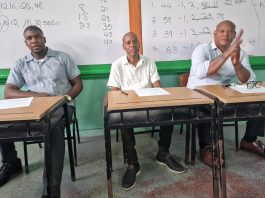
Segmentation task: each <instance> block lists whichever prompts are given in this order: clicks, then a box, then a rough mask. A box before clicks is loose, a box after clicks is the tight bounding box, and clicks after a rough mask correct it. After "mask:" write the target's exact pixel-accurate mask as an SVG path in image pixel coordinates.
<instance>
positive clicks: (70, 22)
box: [0, 0, 129, 68]
mask: <svg viewBox="0 0 265 198" xmlns="http://www.w3.org/2000/svg"><path fill="white" fill-rule="evenodd" d="M117 5H118V6H117ZM128 6H129V5H128V1H126V0H115V1H111V0H27V1H21V0H1V1H0V68H10V67H11V66H12V65H13V64H14V62H15V61H16V60H17V59H18V58H20V57H23V56H24V55H26V54H28V53H30V52H29V49H28V48H27V47H26V46H25V44H24V38H23V30H24V29H25V27H27V26H28V25H37V26H39V27H40V28H41V29H42V30H43V32H44V35H45V36H46V39H47V43H46V45H47V46H48V47H51V48H52V49H54V50H61V51H65V52H67V53H69V54H70V55H71V56H72V57H73V59H74V61H75V63H76V64H78V65H87V64H105V63H112V62H113V61H114V60H115V59H117V58H118V57H120V56H121V54H123V50H122V42H121V40H122V36H123V35H124V34H125V33H126V32H128V31H129V7H128Z"/></svg>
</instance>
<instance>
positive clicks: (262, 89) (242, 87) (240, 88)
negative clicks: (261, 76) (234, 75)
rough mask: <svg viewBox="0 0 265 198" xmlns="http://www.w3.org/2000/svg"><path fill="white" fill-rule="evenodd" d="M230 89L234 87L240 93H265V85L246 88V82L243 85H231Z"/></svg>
mask: <svg viewBox="0 0 265 198" xmlns="http://www.w3.org/2000/svg"><path fill="white" fill-rule="evenodd" d="M230 88H231V89H234V90H236V91H238V92H240V93H265V87H262V86H261V87H259V88H257V87H253V88H252V89H248V88H247V85H246V84H243V85H232V86H230Z"/></svg>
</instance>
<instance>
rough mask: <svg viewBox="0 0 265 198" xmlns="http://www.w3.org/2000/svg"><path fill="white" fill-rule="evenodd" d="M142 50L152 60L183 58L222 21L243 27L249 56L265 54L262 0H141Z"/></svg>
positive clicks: (186, 57) (208, 36)
mask: <svg viewBox="0 0 265 198" xmlns="http://www.w3.org/2000/svg"><path fill="white" fill-rule="evenodd" d="M141 4H142V31H143V33H142V34H143V53H144V54H145V55H147V56H149V57H150V58H153V59H154V60H156V61H166V60H178V59H180V60H187V59H190V58H191V53H192V51H193V50H194V48H195V47H196V46H197V45H198V44H200V43H204V42H209V41H211V40H212V39H213V31H214V30H215V27H216V25H217V24H218V23H219V22H220V21H222V20H231V21H233V22H234V23H235V24H236V26H237V30H239V29H240V28H242V29H243V30H244V35H243V42H242V44H241V46H242V49H244V50H245V51H246V52H247V53H248V54H249V55H255V56H261V55H263V56H264V55H265V25H264V24H265V1H264V0H218V1H217V0H216V1H203V0H187V1H186V0H148V1H147V0H142V1H141Z"/></svg>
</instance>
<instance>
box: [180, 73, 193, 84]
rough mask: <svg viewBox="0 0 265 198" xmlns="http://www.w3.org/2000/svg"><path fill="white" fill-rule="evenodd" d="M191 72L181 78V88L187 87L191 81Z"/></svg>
mask: <svg viewBox="0 0 265 198" xmlns="http://www.w3.org/2000/svg"><path fill="white" fill-rule="evenodd" d="M189 75H190V73H189V72H185V73H183V74H181V75H180V76H179V86H181V87H186V86H187V83H188V79H189Z"/></svg>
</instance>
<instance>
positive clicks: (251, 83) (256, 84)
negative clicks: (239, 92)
mask: <svg viewBox="0 0 265 198" xmlns="http://www.w3.org/2000/svg"><path fill="white" fill-rule="evenodd" d="M261 84H262V81H249V82H247V88H248V89H253V88H254V87H256V88H260V86H261Z"/></svg>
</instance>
